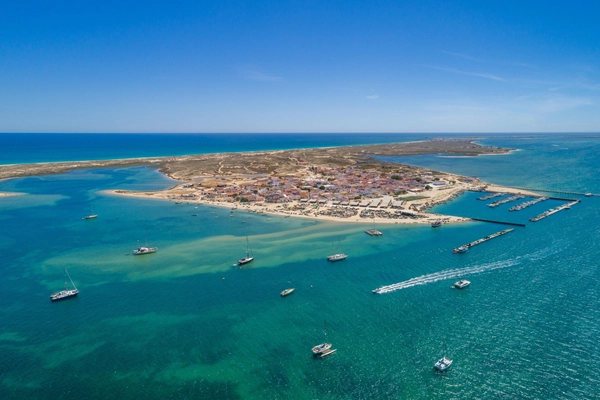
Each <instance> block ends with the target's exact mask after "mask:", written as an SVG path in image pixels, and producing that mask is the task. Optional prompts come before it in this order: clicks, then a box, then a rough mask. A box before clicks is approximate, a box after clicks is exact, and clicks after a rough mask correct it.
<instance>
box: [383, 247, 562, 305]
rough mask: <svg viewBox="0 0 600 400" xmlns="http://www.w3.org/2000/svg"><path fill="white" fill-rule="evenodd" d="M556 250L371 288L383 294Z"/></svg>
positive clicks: (507, 265)
mask: <svg viewBox="0 0 600 400" xmlns="http://www.w3.org/2000/svg"><path fill="white" fill-rule="evenodd" d="M557 251H558V250H551V249H550V248H546V249H543V250H540V251H536V252H535V253H532V254H527V255H524V256H519V257H515V258H513V259H509V260H503V261H496V262H493V263H490V264H483V265H477V266H474V267H466V268H457V269H447V270H444V271H440V272H434V273H433V274H427V275H421V276H418V277H416V278H412V279H409V280H407V281H403V282H399V283H394V284H393V285H387V286H382V287H380V288H377V289H375V290H373V293H377V294H384V293H390V292H394V291H396V290H402V289H406V288H409V287H413V286H417V285H426V284H428V283H433V282H437V281H441V280H446V279H453V278H459V277H462V276H465V275H471V274H479V273H482V272H488V271H492V270H495V269H501V268H508V267H512V266H515V265H518V264H520V263H521V262H522V261H523V260H528V261H537V260H540V259H542V258H546V257H548V256H549V255H550V254H553V253H556V252H557Z"/></svg>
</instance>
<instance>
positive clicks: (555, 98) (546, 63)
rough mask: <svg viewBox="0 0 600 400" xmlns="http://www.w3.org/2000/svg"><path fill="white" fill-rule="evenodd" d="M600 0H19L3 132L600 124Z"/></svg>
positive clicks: (10, 36) (2, 100) (5, 29)
mask: <svg viewBox="0 0 600 400" xmlns="http://www.w3.org/2000/svg"><path fill="white" fill-rule="evenodd" d="M599 16H600V1H597V0H593V1H568V2H567V1H508V0H507V1H481V0H478V1H426V0H425V1H399V0H397V1H386V0H379V1H377V0H371V1H365V2H360V1H282V0H280V1H258V0H257V1H235V0H233V1H169V2H167V1H151V0H147V1H126V0H121V1H118V2H116V1H60V0H56V1H27V0H23V1H13V2H4V4H3V6H2V8H1V9H0V131H2V132H584V131H588V132H599V131H600V24H599V23H598V21H599V18H600V17H599Z"/></svg>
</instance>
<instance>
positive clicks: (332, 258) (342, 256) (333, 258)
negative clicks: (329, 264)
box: [327, 253, 348, 261]
mask: <svg viewBox="0 0 600 400" xmlns="http://www.w3.org/2000/svg"><path fill="white" fill-rule="evenodd" d="M346 258H348V256H347V255H346V254H344V253H339V254H333V255H331V256H328V257H327V261H342V260H345V259H346Z"/></svg>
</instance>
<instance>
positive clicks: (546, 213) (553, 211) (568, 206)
mask: <svg viewBox="0 0 600 400" xmlns="http://www.w3.org/2000/svg"><path fill="white" fill-rule="evenodd" d="M577 203H579V200H576V201H573V202H570V203H567V204H563V205H562V206H558V207H556V208H551V209H550V210H548V211H544V212H543V213H541V214H540V215H538V216H537V217H533V218H529V220H530V221H531V222H538V221H539V220H541V219H544V218H546V217H549V216H551V215H552V214H556V213H557V212H559V211H562V210H568V209H569V208H571V206H574V205H575V204H577Z"/></svg>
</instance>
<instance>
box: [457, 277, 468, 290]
mask: <svg viewBox="0 0 600 400" xmlns="http://www.w3.org/2000/svg"><path fill="white" fill-rule="evenodd" d="M470 284H471V281H468V280H466V279H461V280H460V281H458V282H454V287H455V288H457V289H464V288H466V287H467V286H469V285H470Z"/></svg>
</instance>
